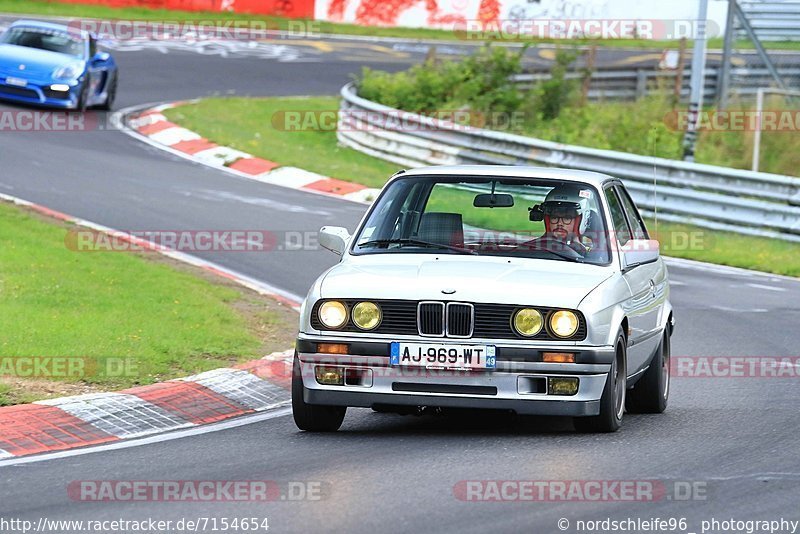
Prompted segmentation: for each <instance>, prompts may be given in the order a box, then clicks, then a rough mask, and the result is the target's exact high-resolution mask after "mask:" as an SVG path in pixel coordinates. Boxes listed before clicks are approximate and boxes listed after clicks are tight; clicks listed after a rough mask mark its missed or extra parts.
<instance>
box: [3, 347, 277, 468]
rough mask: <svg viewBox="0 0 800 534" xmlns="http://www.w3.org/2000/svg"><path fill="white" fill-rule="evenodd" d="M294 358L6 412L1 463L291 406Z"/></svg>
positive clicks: (273, 358)
mask: <svg viewBox="0 0 800 534" xmlns="http://www.w3.org/2000/svg"><path fill="white" fill-rule="evenodd" d="M291 353H292V351H286V352H279V353H274V354H271V355H269V356H267V357H265V358H264V359H261V360H255V361H251V362H247V363H244V364H241V365H239V366H237V367H236V368H224V369H215V370H213V371H208V372H205V373H201V374H198V375H195V376H190V377H187V378H182V379H178V380H170V381H168V382H160V383H157V384H151V385H148V386H141V387H136V388H131V389H127V390H123V391H118V392H114V393H93V394H88V395H78V396H74V397H63V398H60V399H51V400H44V401H38V402H34V403H33V404H22V405H17V406H8V407H4V408H0V459H5V458H12V457H19V456H27V455H30V454H39V453H46V452H53V451H61V450H66V449H72V448H76V447H84V446H88V445H98V444H101V443H111V442H116V441H120V440H124V439H131V438H140V437H143V436H148V435H151V434H157V433H162V432H167V431H172V430H179V429H184V428H189V427H195V426H199V425H205V424H210V423H217V422H219V421H222V420H225V419H229V418H232V417H237V416H240V415H246V414H250V413H256V412H263V411H266V410H270V409H274V408H278V407H281V406H285V405H286V404H288V402H289V401H290V399H291V395H290V393H289V383H290V374H291V359H290V358H291Z"/></svg>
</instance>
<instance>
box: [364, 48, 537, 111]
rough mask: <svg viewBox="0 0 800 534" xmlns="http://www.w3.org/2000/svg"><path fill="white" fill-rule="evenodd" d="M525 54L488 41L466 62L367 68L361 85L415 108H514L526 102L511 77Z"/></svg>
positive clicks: (368, 93)
mask: <svg viewBox="0 0 800 534" xmlns="http://www.w3.org/2000/svg"><path fill="white" fill-rule="evenodd" d="M523 53H524V49H523V51H521V52H513V51H509V50H508V49H506V48H492V47H490V46H486V47H483V48H481V49H480V51H479V52H478V53H477V54H475V55H473V56H469V57H468V58H466V59H465V60H464V61H461V62H455V61H435V60H428V61H426V62H425V63H423V64H421V65H415V66H413V67H411V68H410V69H409V70H407V71H404V72H397V73H388V72H380V71H374V70H372V69H369V68H365V69H364V70H363V71H362V73H361V77H360V78H359V79H358V80H356V87H357V89H358V94H359V96H361V97H363V98H366V99H368V100H372V101H373V102H379V103H381V104H384V105H386V106H391V107H394V108H400V109H404V110H406V111H413V112H415V113H423V114H431V113H434V112H436V111H452V110H454V109H457V108H462V107H466V108H468V109H470V110H473V111H479V112H487V113H488V112H490V111H491V112H505V113H511V112H514V111H516V110H517V109H518V108H519V107H520V104H521V103H522V101H523V95H521V94H520V92H519V91H518V90H517V89H516V88H515V87H514V85H513V83H512V82H511V80H510V78H511V76H513V75H514V74H519V73H520V72H521V71H522V64H521V56H522V54H523Z"/></svg>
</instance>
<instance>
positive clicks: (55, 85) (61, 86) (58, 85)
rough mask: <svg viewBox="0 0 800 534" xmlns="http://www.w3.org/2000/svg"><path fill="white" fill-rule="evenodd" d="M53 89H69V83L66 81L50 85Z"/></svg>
mask: <svg viewBox="0 0 800 534" xmlns="http://www.w3.org/2000/svg"><path fill="white" fill-rule="evenodd" d="M50 89H52V90H53V91H69V85H67V84H65V83H54V84H53V85H51V86H50Z"/></svg>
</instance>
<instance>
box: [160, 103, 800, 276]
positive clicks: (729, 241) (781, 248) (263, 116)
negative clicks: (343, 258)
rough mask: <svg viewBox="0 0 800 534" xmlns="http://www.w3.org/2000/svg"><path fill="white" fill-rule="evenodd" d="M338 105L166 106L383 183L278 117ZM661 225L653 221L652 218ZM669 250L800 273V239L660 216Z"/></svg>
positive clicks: (274, 155) (274, 151) (217, 133)
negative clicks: (732, 230)
mask: <svg viewBox="0 0 800 534" xmlns="http://www.w3.org/2000/svg"><path fill="white" fill-rule="evenodd" d="M336 109H338V99H337V98H334V97H302V98H299V97H295V98H238V97H237V98H209V99H206V100H202V101H200V102H198V103H196V104H189V105H184V106H181V107H178V108H174V109H170V110H167V111H166V115H167V117H168V118H169V120H171V121H173V122H177V123H179V124H181V125H182V126H185V127H186V128H189V129H190V130H193V131H195V132H197V133H199V134H201V135H202V136H204V137H207V138H208V139H211V140H213V141H215V142H217V143H220V144H222V145H226V146H231V147H233V148H237V149H239V150H243V151H245V152H249V153H250V154H253V155H255V156H259V157H262V158H266V159H268V160H272V161H276V162H278V163H280V164H281V165H292V166H297V167H301V168H303V169H307V170H311V171H314V172H318V173H320V174H324V175H327V176H333V177H336V178H339V179H342V180H347V181H350V182H356V183H360V184H364V185H366V186H369V187H381V186H382V185H383V184H384V183H385V181H386V180H387V179H388V177H389V176H390V175H391V174H393V173H394V172H395V171H397V170H398V166H397V165H394V164H391V163H387V162H385V161H383V160H380V159H377V158H373V157H371V156H367V155H365V154H362V153H360V152H357V151H355V150H352V149H349V148H345V147H341V146H338V144H337V141H336V132H335V131H331V130H328V131H325V130H318V131H302V132H290V131H285V130H283V129H278V128H275V126H274V125H273V123H272V118H273V116H274V115H275V114H276V113H280V112H284V111H298V110H313V111H325V110H336ZM648 228H650V230H651V231H652V230H654V228H655V225H654V224H653V222H652V221H651V222H650V224H649V225H648ZM658 234H659V236H660V238H661V240H662V246H663V247H664V250H665V253H666V254H669V255H671V256H676V257H680V258H686V259H692V260H698V261H706V262H709V263H717V264H721V265H730V266H733V267H742V268H746V269H757V270H759V271H765V272H770V273H775V274H783V275H789V276H800V244H796V243H787V242H784V241H779V240H770V239H763V238H758V237H749V236H741V235H737V234H733V233H727V232H718V231H716V230H707V229H704V228H699V227H696V226H691V225H684V224H673V223H666V222H663V221H661V222H659V224H658Z"/></svg>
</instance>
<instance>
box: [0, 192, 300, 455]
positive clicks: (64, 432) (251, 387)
mask: <svg viewBox="0 0 800 534" xmlns="http://www.w3.org/2000/svg"><path fill="white" fill-rule="evenodd" d="M0 200H5V201H7V202H11V203H14V204H16V205H20V206H24V207H26V208H28V209H31V210H32V211H35V212H37V213H41V214H42V215H46V216H48V217H53V218H55V219H58V220H61V221H65V222H69V223H72V224H75V225H78V226H82V227H85V228H90V229H92V230H94V231H97V232H102V233H104V234H107V235H113V236H114V237H115V238H116V239H121V240H125V241H128V242H130V243H133V244H135V245H137V246H139V247H142V248H144V249H147V250H152V251H155V252H158V253H159V254H162V255H164V256H168V257H170V258H173V259H175V260H178V261H181V262H184V263H188V264H191V265H194V266H196V267H199V268H201V269H203V270H206V271H208V272H212V273H214V274H216V275H218V276H222V277H224V278H226V279H228V280H231V281H234V282H236V283H238V284H240V285H242V286H244V287H247V288H248V289H251V290H253V291H256V292H257V293H259V294H262V295H267V296H270V297H272V298H275V299H276V300H278V301H279V302H281V303H282V304H284V305H286V306H289V307H290V308H292V309H293V310H295V311H299V309H300V303H301V300H302V299H301V297H299V296H297V295H293V294H291V293H288V292H285V291H282V290H279V289H277V288H274V287H271V286H269V285H267V284H264V283H263V282H260V281H257V280H254V279H252V278H249V277H247V276H244V275H242V274H240V273H237V272H235V271H232V270H229V269H226V268H225V267H222V266H220V265H217V264H215V263H212V262H209V261H206V260H202V259H200V258H196V257H194V256H190V255H189V254H185V253H183V252H179V251H176V250H173V249H170V248H167V247H164V246H161V245H157V244H154V243H151V242H150V241H147V240H144V239H141V238H139V237H135V236H132V235H130V234H127V233H125V232H121V231H117V230H114V229H112V228H108V227H106V226H102V225H99V224H96V223H93V222H91V221H86V220H83V219H79V218H76V217H72V216H70V215H67V214H65V213H61V212H59V211H55V210H52V209H50V208H47V207H45V206H40V205H38V204H34V203H33V202H29V201H27V200H23V199H20V198H16V197H13V196H10V195H6V194H2V193H0ZM292 353H293V351H291V350H289V351H285V352H278V353H274V354H271V355H269V356H266V357H265V358H262V359H260V360H253V361H250V362H246V363H243V364H240V365H237V366H235V367H234V368H222V369H215V370H213V371H207V372H205V373H201V374H198V375H195V376H190V377H187V378H182V379H177V380H170V381H167V382H161V383H156V384H151V385H147V386H141V387H136V388H132V389H127V390H123V391H118V392H114V393H92V394H87V395H78V396H73V397H63V398H58V399H49V400H44V401H38V402H34V403H33V404H21V405H16V406H7V407H2V408H0V460H2V459H6V458H12V457H18V456H27V455H30V454H39V453H45V452H52V451H61V450H66V449H72V448H76V447H83V446H87V445H97V444H101V443H109V442H114V441H119V440H123V439H130V438H138V437H142V436H147V435H151V434H155V433H161V432H166V431H170V430H178V429H182V428H187V427H193V426H198V425H204V424H209V423H216V422H219V421H222V420H224V419H229V418H231V417H236V416H240V415H245V414H248V413H255V412H261V411H265V410H269V409H273V408H277V407H280V406H284V405H286V404H287V403H288V402H289V400H290V398H291V396H290V394H289V386H290V377H291V357H292Z"/></svg>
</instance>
